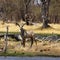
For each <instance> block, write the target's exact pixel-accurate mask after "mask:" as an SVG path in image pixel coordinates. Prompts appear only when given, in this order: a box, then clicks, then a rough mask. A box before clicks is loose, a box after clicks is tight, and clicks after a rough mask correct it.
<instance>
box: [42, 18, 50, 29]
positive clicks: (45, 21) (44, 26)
mask: <svg viewBox="0 0 60 60" xmlns="http://www.w3.org/2000/svg"><path fill="white" fill-rule="evenodd" d="M48 22H49V21H48V20H45V19H43V25H42V28H48V27H50V26H49V25H48Z"/></svg>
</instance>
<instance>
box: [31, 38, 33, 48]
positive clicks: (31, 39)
mask: <svg viewBox="0 0 60 60" xmlns="http://www.w3.org/2000/svg"><path fill="white" fill-rule="evenodd" d="M32 45H33V37H31V47H32Z"/></svg>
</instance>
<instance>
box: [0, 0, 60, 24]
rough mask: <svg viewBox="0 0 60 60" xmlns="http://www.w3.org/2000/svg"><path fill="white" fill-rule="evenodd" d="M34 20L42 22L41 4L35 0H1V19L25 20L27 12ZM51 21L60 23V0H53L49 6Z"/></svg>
mask: <svg viewBox="0 0 60 60" xmlns="http://www.w3.org/2000/svg"><path fill="white" fill-rule="evenodd" d="M27 13H28V15H29V16H30V19H29V20H32V21H33V22H39V21H40V22H42V18H41V5H39V4H37V5H35V4H34V0H30V1H29V0H0V20H3V21H8V20H10V21H20V20H21V19H22V20H24V21H25V14H27ZM49 22H50V23H60V0H51V1H50V6H49Z"/></svg>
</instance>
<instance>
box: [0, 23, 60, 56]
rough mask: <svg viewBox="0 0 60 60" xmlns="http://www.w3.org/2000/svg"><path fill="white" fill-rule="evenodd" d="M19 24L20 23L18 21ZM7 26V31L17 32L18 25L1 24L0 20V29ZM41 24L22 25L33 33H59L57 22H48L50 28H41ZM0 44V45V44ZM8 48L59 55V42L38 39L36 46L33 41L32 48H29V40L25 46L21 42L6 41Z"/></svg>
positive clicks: (1, 42)
mask: <svg viewBox="0 0 60 60" xmlns="http://www.w3.org/2000/svg"><path fill="white" fill-rule="evenodd" d="M20 24H21V23H20ZM7 25H8V26H9V32H19V27H18V26H16V25H15V24H13V23H9V24H7V23H5V24H4V25H2V22H0V31H2V32H4V31H6V26H7ZM41 25H42V24H39V23H37V24H36V25H33V26H27V25H25V26H24V29H26V30H28V31H29V30H32V31H34V33H38V34H40V33H43V34H44V33H48V34H49V33H50V34H52V33H56V34H60V25H59V24H50V26H51V27H52V28H48V29H43V30H41ZM1 44H2V45H1ZM4 44H5V43H4V41H0V47H4ZM8 50H9V51H13V52H15V51H16V52H40V53H42V54H53V55H60V42H49V41H40V42H38V44H37V46H36V44H35V43H34V45H33V46H32V48H30V42H28V43H27V42H26V47H25V48H23V47H22V46H21V42H14V41H8Z"/></svg>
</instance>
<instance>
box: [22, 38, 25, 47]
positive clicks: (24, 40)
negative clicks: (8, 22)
mask: <svg viewBox="0 0 60 60" xmlns="http://www.w3.org/2000/svg"><path fill="white" fill-rule="evenodd" d="M22 44H23V47H25V38H23V43H22Z"/></svg>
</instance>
